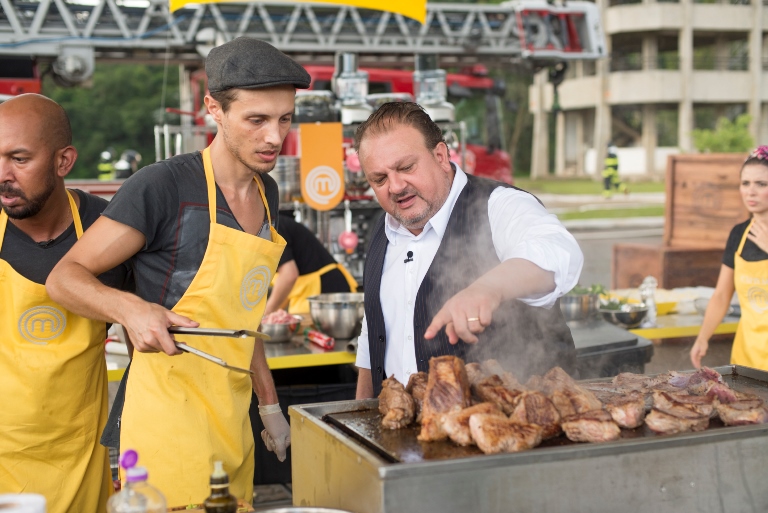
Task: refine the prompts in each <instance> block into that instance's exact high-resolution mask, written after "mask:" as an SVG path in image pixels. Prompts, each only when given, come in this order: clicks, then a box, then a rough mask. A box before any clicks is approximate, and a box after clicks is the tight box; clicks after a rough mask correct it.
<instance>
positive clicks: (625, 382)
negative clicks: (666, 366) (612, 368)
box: [612, 372, 670, 392]
mask: <svg viewBox="0 0 768 513" xmlns="http://www.w3.org/2000/svg"><path fill="white" fill-rule="evenodd" d="M669 378H670V374H659V375H657V376H645V375H643V374H633V373H631V372H622V373H621V374H619V375H617V376H614V378H613V380H612V383H613V384H614V385H616V386H619V387H622V388H630V389H632V390H639V391H641V392H645V391H648V390H650V389H652V388H655V387H657V386H659V385H663V384H665V383H667V382H668V381H669Z"/></svg>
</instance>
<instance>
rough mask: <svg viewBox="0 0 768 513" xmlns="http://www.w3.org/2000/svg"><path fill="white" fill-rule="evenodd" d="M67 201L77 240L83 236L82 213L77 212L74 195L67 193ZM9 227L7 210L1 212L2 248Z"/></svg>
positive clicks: (0, 235)
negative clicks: (6, 229)
mask: <svg viewBox="0 0 768 513" xmlns="http://www.w3.org/2000/svg"><path fill="white" fill-rule="evenodd" d="M67 199H69V209H70V210H71V211H72V221H73V222H74V223H75V233H76V234H77V238H78V239H79V238H80V237H82V236H83V223H82V222H81V221H80V212H79V211H78V210H77V203H75V198H74V197H73V196H72V193H71V192H69V191H67ZM7 226H8V214H6V213H5V210H0V248H2V247H3V240H4V239H5V228H6V227H7Z"/></svg>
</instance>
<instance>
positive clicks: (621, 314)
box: [598, 303, 648, 329]
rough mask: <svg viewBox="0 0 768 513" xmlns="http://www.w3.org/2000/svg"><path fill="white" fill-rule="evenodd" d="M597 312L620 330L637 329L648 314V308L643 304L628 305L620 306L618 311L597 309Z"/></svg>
mask: <svg viewBox="0 0 768 513" xmlns="http://www.w3.org/2000/svg"><path fill="white" fill-rule="evenodd" d="M598 311H599V312H600V314H601V315H602V316H603V319H605V320H606V321H608V322H612V323H613V324H615V325H617V326H621V327H622V328H627V329H632V328H637V327H638V326H640V323H641V322H643V319H645V315H646V314H647V313H648V307H647V306H645V304H644V303H628V304H624V305H621V309H619V310H612V309H607V308H599V309H598Z"/></svg>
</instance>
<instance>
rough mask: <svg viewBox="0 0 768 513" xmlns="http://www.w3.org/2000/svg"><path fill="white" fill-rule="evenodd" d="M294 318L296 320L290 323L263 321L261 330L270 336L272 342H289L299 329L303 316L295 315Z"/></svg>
mask: <svg viewBox="0 0 768 513" xmlns="http://www.w3.org/2000/svg"><path fill="white" fill-rule="evenodd" d="M293 319H294V322H289V323H261V327H260V328H259V331H261V332H262V333H266V334H267V335H269V336H270V339H269V341H268V342H270V343H278V342H288V341H289V340H291V337H292V336H293V335H294V334H295V333H296V331H297V330H298V329H299V326H300V325H301V320H302V317H301V316H300V315H294V316H293Z"/></svg>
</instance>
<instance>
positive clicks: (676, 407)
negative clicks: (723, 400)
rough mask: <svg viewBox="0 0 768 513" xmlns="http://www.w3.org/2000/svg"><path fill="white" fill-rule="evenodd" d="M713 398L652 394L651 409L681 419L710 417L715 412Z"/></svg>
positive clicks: (661, 393) (681, 394) (657, 392)
mask: <svg viewBox="0 0 768 513" xmlns="http://www.w3.org/2000/svg"><path fill="white" fill-rule="evenodd" d="M715 401H716V399H715V397H714V396H707V395H690V394H683V393H677V394H675V393H671V392H660V391H658V390H655V391H654V392H653V408H654V409H655V410H658V411H661V412H664V413H668V414H669V415H674V416H675V417H679V418H683V419H697V418H700V417H707V418H709V417H711V416H713V413H714V411H715Z"/></svg>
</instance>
